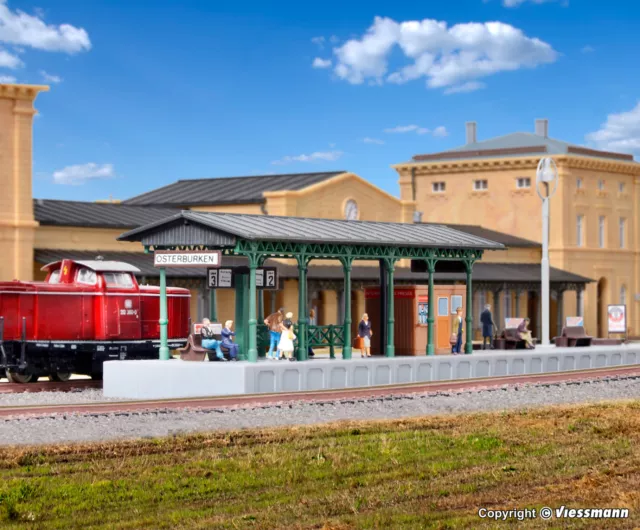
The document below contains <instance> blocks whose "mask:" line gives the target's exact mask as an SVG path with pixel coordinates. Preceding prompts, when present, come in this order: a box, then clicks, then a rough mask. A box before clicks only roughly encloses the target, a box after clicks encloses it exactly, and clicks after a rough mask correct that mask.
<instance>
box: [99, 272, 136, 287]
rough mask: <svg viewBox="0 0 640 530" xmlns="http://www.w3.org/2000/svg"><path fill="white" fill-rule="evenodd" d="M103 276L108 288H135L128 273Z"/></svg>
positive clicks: (107, 273)
mask: <svg viewBox="0 0 640 530" xmlns="http://www.w3.org/2000/svg"><path fill="white" fill-rule="evenodd" d="M103 276H104V281H105V282H107V285H108V286H111V287H133V280H132V279H131V274H129V273H128V272H105V273H103Z"/></svg>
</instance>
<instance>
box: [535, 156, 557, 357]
mask: <svg viewBox="0 0 640 530" xmlns="http://www.w3.org/2000/svg"><path fill="white" fill-rule="evenodd" d="M541 184H542V186H541ZM557 187H558V168H557V167H556V164H555V162H554V161H553V158H549V157H547V158H543V159H541V160H540V163H539V164H538V169H537V170H536V191H537V192H538V196H539V197H540V198H541V199H542V262H541V271H540V272H541V279H542V296H541V302H542V346H549V199H550V198H551V197H552V196H553V194H554V193H555V192H556V188H557ZM541 188H542V190H541Z"/></svg>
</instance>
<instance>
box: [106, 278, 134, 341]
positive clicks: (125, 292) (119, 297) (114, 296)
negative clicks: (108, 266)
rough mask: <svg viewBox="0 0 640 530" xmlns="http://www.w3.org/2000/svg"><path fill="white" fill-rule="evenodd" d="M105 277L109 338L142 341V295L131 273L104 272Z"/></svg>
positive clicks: (107, 332) (107, 331)
mask: <svg viewBox="0 0 640 530" xmlns="http://www.w3.org/2000/svg"><path fill="white" fill-rule="evenodd" d="M103 276H104V280H105V284H106V288H105V292H104V298H105V300H104V308H105V313H106V314H105V322H106V326H105V328H106V334H107V338H108V339H112V340H116V339H117V340H136V339H140V293H139V292H138V287H137V285H136V284H135V283H134V282H133V280H132V278H131V275H130V273H124V272H104V273H103Z"/></svg>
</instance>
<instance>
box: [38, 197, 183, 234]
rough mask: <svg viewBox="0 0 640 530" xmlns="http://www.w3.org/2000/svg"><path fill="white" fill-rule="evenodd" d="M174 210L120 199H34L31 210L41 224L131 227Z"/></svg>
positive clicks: (161, 217) (167, 214)
mask: <svg viewBox="0 0 640 530" xmlns="http://www.w3.org/2000/svg"><path fill="white" fill-rule="evenodd" d="M176 211H178V210H174V209H172V208H158V207H155V208H151V207H148V206H147V207H143V206H128V205H124V204H120V203H98V202H81V201H58V200H53V199H34V201H33V213H34V216H35V219H36V221H38V222H39V223H40V224H41V225H58V226H92V227H113V228H134V227H136V226H140V225H145V224H148V223H152V222H154V221H157V220H159V219H163V218H166V217H168V216H170V215H172V214H174V213H176Z"/></svg>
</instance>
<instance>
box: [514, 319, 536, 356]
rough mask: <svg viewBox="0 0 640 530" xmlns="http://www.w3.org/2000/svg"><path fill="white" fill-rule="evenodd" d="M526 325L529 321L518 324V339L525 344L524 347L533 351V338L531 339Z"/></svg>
mask: <svg viewBox="0 0 640 530" xmlns="http://www.w3.org/2000/svg"><path fill="white" fill-rule="evenodd" d="M528 325H529V319H528V318H524V319H522V322H520V325H519V326H518V339H520V340H523V341H524V342H525V347H526V348H527V349H528V350H533V349H534V348H535V345H534V343H533V338H532V337H531V330H530V329H529V328H528V327H527V326H528Z"/></svg>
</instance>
